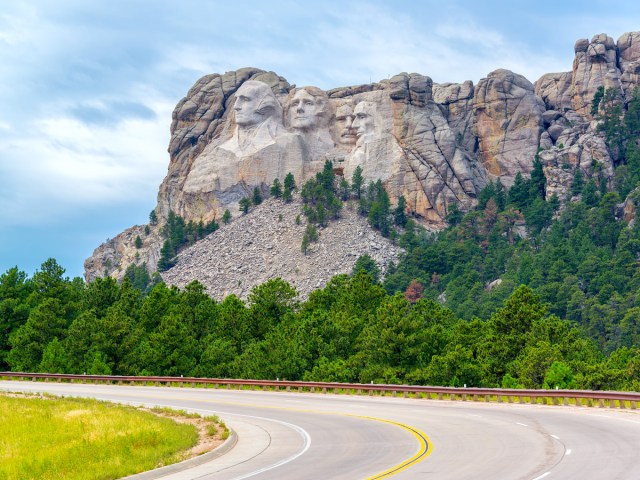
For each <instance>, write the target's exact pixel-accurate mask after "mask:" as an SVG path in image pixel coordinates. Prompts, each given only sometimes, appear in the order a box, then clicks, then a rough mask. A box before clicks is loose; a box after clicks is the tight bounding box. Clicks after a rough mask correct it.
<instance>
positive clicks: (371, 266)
mask: <svg viewBox="0 0 640 480" xmlns="http://www.w3.org/2000/svg"><path fill="white" fill-rule="evenodd" d="M360 272H366V273H368V274H369V275H371V278H372V279H373V282H374V283H378V280H379V279H380V268H379V267H378V264H377V263H376V262H375V260H374V259H373V258H371V256H370V255H369V254H368V253H365V254H363V255H360V256H359V257H358V259H357V260H356V263H355V265H354V266H353V271H352V272H351V275H352V276H356V275H357V274H358V273H360Z"/></svg>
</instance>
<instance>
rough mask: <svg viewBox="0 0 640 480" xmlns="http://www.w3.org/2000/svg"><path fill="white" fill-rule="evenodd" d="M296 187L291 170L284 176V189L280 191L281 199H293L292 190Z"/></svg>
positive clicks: (286, 200)
mask: <svg viewBox="0 0 640 480" xmlns="http://www.w3.org/2000/svg"><path fill="white" fill-rule="evenodd" d="M295 188H296V181H295V179H294V178H293V174H292V173H291V172H289V173H287V176H286V177H284V190H283V191H282V199H283V200H284V201H285V202H287V203H289V202H290V201H291V200H292V199H293V190H295Z"/></svg>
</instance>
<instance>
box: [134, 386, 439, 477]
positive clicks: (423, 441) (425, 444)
mask: <svg viewBox="0 0 640 480" xmlns="http://www.w3.org/2000/svg"><path fill="white" fill-rule="evenodd" d="M145 396H146V397H149V398H153V399H163V400H167V399H170V400H187V401H190V402H203V403H216V404H219V405H232V406H234V407H250V408H262V409H270V410H281V411H289V412H298V413H313V414H317V415H336V416H343V417H354V418H361V419H363V420H371V421H375V422H382V423H388V424H389V425H395V426H396V427H400V428H402V429H404V430H406V431H408V432H409V433H411V434H412V435H413V436H414V437H415V438H416V439H417V440H418V444H419V445H420V447H419V448H418V451H417V452H416V453H415V454H414V455H413V456H412V457H410V458H408V459H406V460H404V461H402V462H401V463H399V464H398V465H396V466H393V467H391V468H389V469H388V470H385V471H384V472H381V473H378V474H375V475H374V476H372V477H367V479H366V480H378V479H381V478H388V477H391V476H392V475H395V474H396V473H400V472H402V471H404V470H406V469H407V468H409V467H412V466H413V465H415V464H417V463H419V462H421V461H422V460H424V459H425V458H427V457H428V456H429V455H431V452H432V451H433V444H432V443H431V440H429V437H427V436H426V435H425V434H424V433H423V432H421V431H420V430H418V429H417V428H415V427H412V426H410V425H406V424H404V423H399V422H394V421H392V420H386V419H383V418H376V417H367V416H363V415H355V414H351V413H342V412H326V411H320V410H309V409H302V408H294V407H280V406H276V405H256V404H253V403H237V402H225V401H220V400H212V399H206V398H203V399H195V398H187V397H182V396H171V395H170V396H166V395H151V394H145Z"/></svg>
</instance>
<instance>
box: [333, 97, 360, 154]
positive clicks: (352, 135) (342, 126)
mask: <svg viewBox="0 0 640 480" xmlns="http://www.w3.org/2000/svg"><path fill="white" fill-rule="evenodd" d="M353 119H354V117H353V109H352V108H351V105H348V104H345V105H340V106H339V107H338V109H337V110H336V127H337V128H336V130H337V132H338V142H340V143H341V144H343V145H355V143H356V131H355V130H354V129H353Z"/></svg>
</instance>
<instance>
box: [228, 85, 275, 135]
mask: <svg viewBox="0 0 640 480" xmlns="http://www.w3.org/2000/svg"><path fill="white" fill-rule="evenodd" d="M279 108H280V104H279V103H278V100H277V99H276V97H275V95H274V94H273V92H272V91H271V88H269V86H268V85H267V84H266V83H262V82H258V81H255V80H248V81H246V82H244V83H243V84H242V86H241V87H240V88H239V89H238V91H237V92H236V100H235V103H234V104H233V110H234V112H235V115H236V124H237V125H239V126H241V127H249V126H252V125H257V124H259V123H261V122H263V121H264V120H265V119H267V118H269V117H272V116H277V112H278V109H279Z"/></svg>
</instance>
